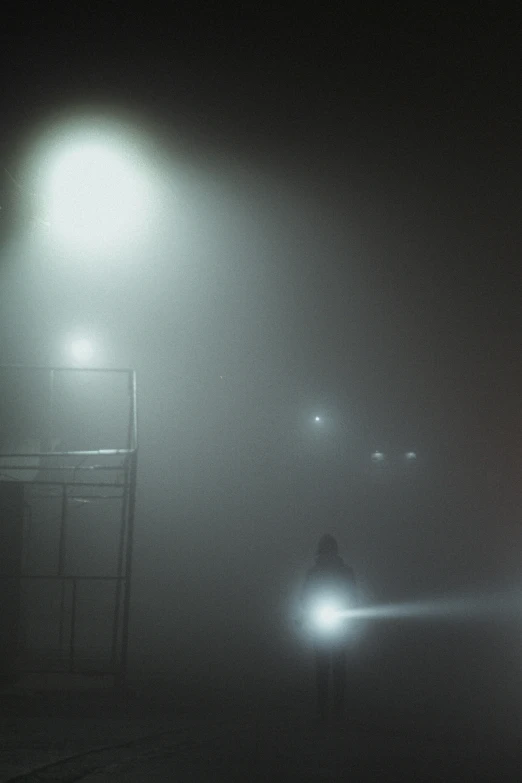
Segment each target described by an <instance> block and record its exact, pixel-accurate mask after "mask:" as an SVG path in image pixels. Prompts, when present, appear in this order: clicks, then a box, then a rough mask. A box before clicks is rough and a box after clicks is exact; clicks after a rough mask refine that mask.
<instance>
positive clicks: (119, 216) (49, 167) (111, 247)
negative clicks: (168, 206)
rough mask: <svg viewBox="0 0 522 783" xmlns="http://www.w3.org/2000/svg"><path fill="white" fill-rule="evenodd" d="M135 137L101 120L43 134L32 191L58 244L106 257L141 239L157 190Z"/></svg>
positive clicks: (76, 122) (34, 156)
mask: <svg viewBox="0 0 522 783" xmlns="http://www.w3.org/2000/svg"><path fill="white" fill-rule="evenodd" d="M140 146H141V145H140V144H138V143H137V142H136V139H135V138H134V134H133V132H131V131H130V130H128V131H125V130H124V129H122V127H121V124H119V123H117V122H111V121H108V120H104V119H100V118H82V117H79V118H76V119H75V120H73V121H70V122H64V123H61V124H60V123H59V124H58V125H56V126H53V128H52V129H51V130H50V131H49V132H48V133H47V134H44V135H43V137H42V139H41V140H40V142H39V143H38V145H37V146H36V147H35V148H34V150H33V151H32V159H33V160H34V161H35V163H34V164H32V165H33V171H32V173H30V177H31V180H32V182H31V191H32V193H33V197H34V198H36V199H37V202H38V204H39V205H40V207H42V205H44V211H45V219H46V222H47V223H48V224H49V230H50V233H51V235H52V237H53V239H54V240H56V241H58V242H59V243H61V244H63V246H64V247H65V248H66V249H68V250H74V249H77V250H78V251H80V252H82V253H84V252H85V251H87V252H92V253H95V254H106V253H107V252H109V253H110V252H113V251H116V250H119V249H120V248H122V247H128V246H129V245H130V244H131V243H132V242H133V241H135V240H137V239H139V238H140V237H141V236H142V235H143V233H144V231H145V229H146V228H147V226H148V224H149V221H150V216H151V215H150V213H151V209H150V207H151V201H152V197H153V192H154V188H155V184H154V176H153V174H152V171H151V168H150V166H148V165H147V164H146V162H145V159H144V157H143V156H142V155H141V154H140V149H139V148H140Z"/></svg>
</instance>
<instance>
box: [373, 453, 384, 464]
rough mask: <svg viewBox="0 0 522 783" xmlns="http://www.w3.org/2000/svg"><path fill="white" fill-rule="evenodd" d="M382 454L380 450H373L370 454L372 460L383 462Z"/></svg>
mask: <svg viewBox="0 0 522 783" xmlns="http://www.w3.org/2000/svg"><path fill="white" fill-rule="evenodd" d="M384 459H385V457H384V454H383V452H382V451H374V452H373V454H372V462H384Z"/></svg>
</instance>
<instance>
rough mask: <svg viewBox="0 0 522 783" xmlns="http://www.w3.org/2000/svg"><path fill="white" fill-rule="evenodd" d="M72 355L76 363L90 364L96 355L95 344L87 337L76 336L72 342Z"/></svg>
mask: <svg viewBox="0 0 522 783" xmlns="http://www.w3.org/2000/svg"><path fill="white" fill-rule="evenodd" d="M70 355H71V357H72V359H73V360H74V362H75V363H76V364H80V365H85V364H88V363H89V362H90V361H91V359H92V357H93V356H94V346H93V344H92V342H91V340H88V339H87V338H85V337H81V338H76V339H74V340H72V342H71V344H70Z"/></svg>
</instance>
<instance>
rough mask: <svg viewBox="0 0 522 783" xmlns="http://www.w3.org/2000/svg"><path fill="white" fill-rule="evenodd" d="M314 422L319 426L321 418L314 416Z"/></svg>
mask: <svg viewBox="0 0 522 783" xmlns="http://www.w3.org/2000/svg"><path fill="white" fill-rule="evenodd" d="M314 421H315V422H317V423H318V424H319V423H320V422H321V421H322V419H321V417H320V416H315V417H314Z"/></svg>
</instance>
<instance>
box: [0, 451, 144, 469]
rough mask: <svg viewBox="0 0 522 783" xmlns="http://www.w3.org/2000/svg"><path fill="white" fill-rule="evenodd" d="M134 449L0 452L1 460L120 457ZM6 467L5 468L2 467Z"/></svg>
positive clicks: (131, 452)
mask: <svg viewBox="0 0 522 783" xmlns="http://www.w3.org/2000/svg"><path fill="white" fill-rule="evenodd" d="M135 451H136V449H135V448H133V449H94V450H93V451H31V452H28V453H27V452H21V451H16V452H14V453H12V452H5V453H4V452H0V459H6V458H11V459H12V458H15V457H16V458H17V459H18V458H20V457H24V458H27V457H32V458H33V459H34V457H119V456H126V455H129V454H134V452H135ZM1 467H5V466H1Z"/></svg>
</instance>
